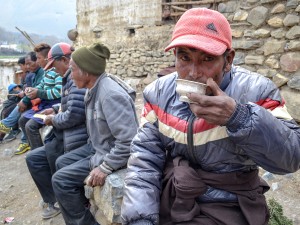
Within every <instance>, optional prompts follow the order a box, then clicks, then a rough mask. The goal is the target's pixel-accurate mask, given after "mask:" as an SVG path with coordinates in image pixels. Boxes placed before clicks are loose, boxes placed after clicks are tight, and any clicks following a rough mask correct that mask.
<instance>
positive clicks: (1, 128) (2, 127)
mask: <svg viewBox="0 0 300 225" xmlns="http://www.w3.org/2000/svg"><path fill="white" fill-rule="evenodd" d="M10 131H11V128H10V127H7V126H5V125H4V124H3V123H2V122H0V132H2V133H6V134H7V133H9V132H10Z"/></svg>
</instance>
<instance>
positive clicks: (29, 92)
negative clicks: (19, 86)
mask: <svg viewBox="0 0 300 225" xmlns="http://www.w3.org/2000/svg"><path fill="white" fill-rule="evenodd" d="M38 90H39V89H37V88H26V90H25V94H26V96H27V97H28V98H30V99H35V98H37V92H38Z"/></svg>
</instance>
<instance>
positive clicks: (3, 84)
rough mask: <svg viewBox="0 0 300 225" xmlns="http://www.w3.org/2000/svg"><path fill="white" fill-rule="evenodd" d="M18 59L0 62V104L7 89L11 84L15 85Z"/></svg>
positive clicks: (4, 97)
mask: <svg viewBox="0 0 300 225" xmlns="http://www.w3.org/2000/svg"><path fill="white" fill-rule="evenodd" d="M17 61H18V59H9V60H0V103H1V102H2V101H3V100H5V99H6V94H7V92H8V91H7V87H8V85H9V84H11V83H16V82H17V80H16V76H15V72H16V71H17V70H18V68H19V66H18V63H17Z"/></svg>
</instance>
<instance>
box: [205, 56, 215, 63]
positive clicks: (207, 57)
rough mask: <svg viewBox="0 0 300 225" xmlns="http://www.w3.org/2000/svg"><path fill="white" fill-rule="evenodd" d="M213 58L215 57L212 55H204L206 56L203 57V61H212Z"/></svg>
mask: <svg viewBox="0 0 300 225" xmlns="http://www.w3.org/2000/svg"><path fill="white" fill-rule="evenodd" d="M214 59H215V58H214V57H212V56H206V57H205V58H204V61H206V62H210V61H213V60H214Z"/></svg>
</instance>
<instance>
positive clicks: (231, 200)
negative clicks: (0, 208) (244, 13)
mask: <svg viewBox="0 0 300 225" xmlns="http://www.w3.org/2000/svg"><path fill="white" fill-rule="evenodd" d="M231 43H232V40H231V29H230V25H229V23H228V21H227V20H226V18H225V17H224V16H223V15H222V14H221V13H219V12H217V11H214V10H210V9H206V8H194V9H190V10H188V11H186V12H185V13H184V14H183V15H182V16H181V18H180V19H179V20H178V22H177V24H176V25H175V28H174V31H173V36H172V41H171V43H170V44H169V46H168V47H167V48H166V51H167V50H170V49H173V50H174V53H175V57H176V61H175V67H176V72H174V73H172V74H169V75H166V76H164V77H162V78H159V79H158V80H156V81H154V82H153V83H152V84H150V85H149V86H148V87H147V88H146V89H145V90H144V100H145V106H144V110H143V116H142V121H143V124H142V127H141V128H140V129H139V131H138V134H137V135H136V136H135V138H134V139H133V142H132V145H131V155H130V158H129V161H128V171H127V175H126V178H125V192H124V198H123V205H122V219H123V224H125V225H127V224H130V225H158V224H161V225H173V224H180V225H196V224H197V225H198V224H205V225H219V224H223V225H224V224H225V225H249V224H250V225H266V224H267V223H268V219H269V212H268V207H267V204H266V201H265V197H264V195H263V194H264V192H266V191H267V190H268V189H269V187H268V185H267V184H266V183H265V182H264V181H263V180H262V179H260V177H259V175H258V167H259V166H261V167H263V168H264V169H265V170H268V171H270V172H273V173H277V174H285V173H291V172H294V171H297V170H298V169H299V166H300V128H299V126H298V125H297V124H296V123H295V122H294V121H293V119H292V118H291V116H290V115H289V113H288V112H287V110H286V107H285V102H284V100H283V99H282V97H281V95H280V93H279V90H278V89H277V88H276V86H275V85H274V84H273V82H272V81H271V80H269V79H267V78H265V77H263V76H261V75H259V74H256V73H253V72H250V71H248V70H245V69H243V68H240V67H236V66H233V65H232V62H233V58H234V55H235V52H234V50H233V49H232V46H231ZM179 78H180V79H184V80H189V81H195V82H199V83H205V84H206V85H207V89H206V95H200V94H197V93H188V94H187V98H188V102H189V103H188V102H181V101H180V95H179V94H178V93H177V92H176V79H179Z"/></svg>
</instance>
